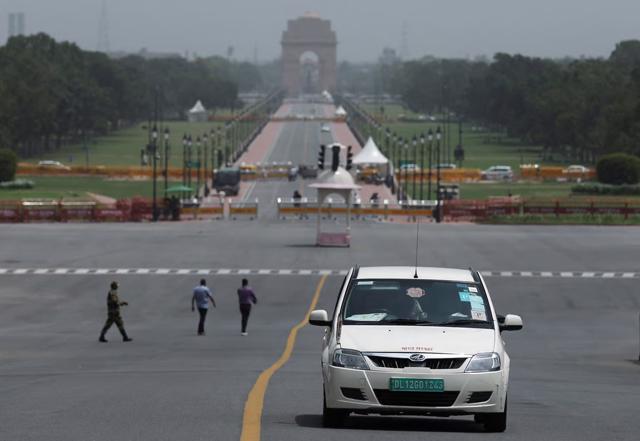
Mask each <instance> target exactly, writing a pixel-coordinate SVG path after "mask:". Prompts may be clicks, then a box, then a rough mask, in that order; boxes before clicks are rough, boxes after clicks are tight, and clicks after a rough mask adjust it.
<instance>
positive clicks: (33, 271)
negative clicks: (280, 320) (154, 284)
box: [0, 268, 640, 279]
mask: <svg viewBox="0 0 640 441" xmlns="http://www.w3.org/2000/svg"><path fill="white" fill-rule="evenodd" d="M105 274H114V275H177V276H190V275H202V276H206V275H211V276H226V275H260V276H312V275H313V276H324V275H327V276H332V275H333V276H345V275H347V274H348V271H347V270H336V269H333V270H331V269H294V268H288V269H265V268H262V269H247V268H241V269H225V268H223V269H204V268H194V269H187V268H158V269H153V268H112V269H108V268H0V275H8V276H12V275H80V276H83V275H105ZM481 274H482V275H483V276H485V277H500V278H514V277H526V278H536V277H541V278H562V279H633V278H640V272H628V271H627V272H611V271H608V272H594V271H575V272H570V271H562V272H557V271H556V272H552V271H481Z"/></svg>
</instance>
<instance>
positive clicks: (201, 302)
mask: <svg viewBox="0 0 640 441" xmlns="http://www.w3.org/2000/svg"><path fill="white" fill-rule="evenodd" d="M209 300H211V304H212V305H213V307H214V308H215V307H216V302H215V300H213V297H211V291H209V288H207V282H206V280H204V279H202V280H200V286H196V287H195V288H193V297H191V311H195V305H197V306H198V313H199V314H200V322H198V335H204V321H205V319H206V318H207V311H208V310H209Z"/></svg>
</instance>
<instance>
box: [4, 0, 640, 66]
mask: <svg viewBox="0 0 640 441" xmlns="http://www.w3.org/2000/svg"><path fill="white" fill-rule="evenodd" d="M107 3H108V23H109V36H110V47H111V50H112V51H130V52H137V51H139V50H140V49H141V48H147V49H148V50H150V51H157V52H177V53H181V54H184V53H186V52H189V53H191V54H194V53H195V54H197V55H199V56H208V55H215V54H218V55H223V54H225V53H226V51H227V48H228V47H229V46H233V47H234V48H235V55H234V58H236V59H240V60H253V59H254V57H255V55H257V57H258V59H259V61H267V60H272V59H275V58H277V57H279V55H280V38H281V34H282V31H283V30H285V28H286V25H287V20H289V19H294V18H297V17H299V16H302V15H304V13H305V12H306V11H314V12H316V13H317V14H319V15H320V16H321V17H322V18H326V19H329V20H331V22H332V26H333V29H334V30H335V31H336V33H337V35H338V40H339V47H338V57H339V59H340V60H349V61H355V62H358V61H374V60H376V59H377V58H378V56H379V55H380V53H381V51H382V49H383V48H384V47H391V48H394V49H396V50H397V51H398V52H399V53H401V52H403V44H402V40H403V38H402V35H403V23H406V35H407V49H408V50H407V51H406V54H407V55H408V57H407V58H419V57H422V56H424V55H434V56H438V57H447V58H466V57H475V56H481V55H485V56H492V55H493V54H495V53H496V52H507V53H522V54H525V55H531V56H541V57H554V58H557V57H564V56H571V57H580V56H588V57H606V56H608V55H609V54H610V53H611V51H612V50H613V49H614V46H615V44H616V43H617V42H619V41H621V40H627V39H637V38H640V23H639V21H638V17H640V2H639V1H638V0H611V1H610V2H601V1H598V0H561V2H558V1H557V0H538V1H537V2H527V3H525V2H521V1H513V0H484V1H483V2H472V1H469V0H451V1H449V2H447V3H446V4H445V3H443V2H436V1H433V0H403V1H402V2H396V3H392V4H390V3H389V2H382V1H380V0H373V1H367V0H350V1H349V2H348V3H347V2H344V1H340V0H325V1H324V2H322V3H319V2H317V1H312V0H269V1H257V0H236V1H234V2H221V1H215V0H183V1H182V2H180V3H167V4H162V5H159V3H160V2H158V1H157V0H156V1H153V0H136V2H135V3H134V4H132V3H131V2H130V1H129V0H108V2H107ZM399 4H402V5H403V6H402V7H400V6H399ZM100 10H101V0H56V1H55V2H50V1H47V0H0V17H1V18H0V41H2V42H4V41H5V39H6V37H7V24H8V19H7V15H8V13H9V12H24V13H25V14H26V30H27V33H28V34H32V33H37V32H46V33H48V34H50V35H52V36H53V37H54V38H56V39H58V40H69V41H73V42H75V43H77V44H78V45H80V46H81V47H82V48H84V49H88V50H95V49H96V48H97V47H98V34H99V32H98V27H99V18H100Z"/></svg>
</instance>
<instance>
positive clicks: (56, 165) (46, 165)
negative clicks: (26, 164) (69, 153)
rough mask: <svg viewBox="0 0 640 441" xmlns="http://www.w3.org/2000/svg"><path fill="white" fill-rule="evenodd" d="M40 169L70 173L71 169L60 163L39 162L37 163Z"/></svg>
mask: <svg viewBox="0 0 640 441" xmlns="http://www.w3.org/2000/svg"><path fill="white" fill-rule="evenodd" d="M38 167H40V168H55V169H59V170H66V171H71V167H69V166H66V165H64V164H63V163H62V162H60V161H40V162H38Z"/></svg>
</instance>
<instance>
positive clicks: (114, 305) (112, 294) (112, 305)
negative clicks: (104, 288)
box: [99, 282, 133, 343]
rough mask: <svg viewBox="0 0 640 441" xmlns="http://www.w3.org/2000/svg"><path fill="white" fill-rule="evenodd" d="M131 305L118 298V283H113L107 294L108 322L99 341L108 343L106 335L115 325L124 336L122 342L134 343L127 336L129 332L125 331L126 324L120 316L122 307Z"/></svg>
mask: <svg viewBox="0 0 640 441" xmlns="http://www.w3.org/2000/svg"><path fill="white" fill-rule="evenodd" d="M127 305H129V303H127V302H121V301H120V298H119V297H118V282H111V289H110V290H109V293H108V294H107V321H106V322H105V323H104V327H103V328H102V332H101V333H100V338H99V341H100V342H102V343H106V342H107V339H106V338H105V335H106V333H107V331H108V330H109V328H110V327H111V325H113V324H114V323H115V324H116V326H117V327H118V330H119V331H120V334H122V341H125V342H126V341H132V340H133V339H132V338H129V336H128V335H127V331H125V330H124V322H123V321H122V316H121V315H120V307H121V306H127Z"/></svg>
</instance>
